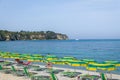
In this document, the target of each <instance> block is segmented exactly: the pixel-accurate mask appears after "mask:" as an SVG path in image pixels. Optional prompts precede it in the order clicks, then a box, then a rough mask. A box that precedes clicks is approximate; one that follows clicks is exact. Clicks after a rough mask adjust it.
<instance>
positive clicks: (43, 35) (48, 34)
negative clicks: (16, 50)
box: [0, 30, 68, 41]
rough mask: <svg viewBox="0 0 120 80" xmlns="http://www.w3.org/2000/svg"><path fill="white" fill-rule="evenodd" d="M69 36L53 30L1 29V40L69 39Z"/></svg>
mask: <svg viewBox="0 0 120 80" xmlns="http://www.w3.org/2000/svg"><path fill="white" fill-rule="evenodd" d="M67 39H68V36H67V35H66V34H62V33H55V32H53V31H32V32H31V31H19V32H13V31H7V30H0V41H16V40H67Z"/></svg>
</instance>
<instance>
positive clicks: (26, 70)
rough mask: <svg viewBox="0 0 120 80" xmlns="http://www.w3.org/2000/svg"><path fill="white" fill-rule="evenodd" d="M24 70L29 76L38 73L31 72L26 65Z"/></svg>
mask: <svg viewBox="0 0 120 80" xmlns="http://www.w3.org/2000/svg"><path fill="white" fill-rule="evenodd" d="M23 71H24V73H25V75H26V76H28V77H32V76H34V74H37V73H34V72H29V71H28V69H27V67H24V68H23Z"/></svg>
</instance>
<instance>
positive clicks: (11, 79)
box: [0, 64, 120, 80]
mask: <svg viewBox="0 0 120 80" xmlns="http://www.w3.org/2000/svg"><path fill="white" fill-rule="evenodd" d="M34 65H36V66H38V65H37V64H34ZM14 66H15V68H17V69H21V68H22V67H19V66H16V64H14ZM39 66H40V67H41V68H44V67H45V66H43V65H39ZM7 67H10V66H7ZM53 69H59V70H64V71H71V72H74V71H75V72H80V73H81V74H79V75H78V76H80V75H85V74H89V75H97V76H100V74H99V73H98V72H92V71H86V70H79V69H76V70H74V69H69V68H60V67H53ZM29 72H35V73H37V74H35V75H43V76H50V74H49V73H47V72H46V71H45V70H44V71H33V70H32V69H29ZM56 76H57V78H58V80H80V79H78V76H77V77H74V78H69V77H66V76H63V75H62V74H61V73H58V74H56ZM106 76H107V77H108V78H111V77H110V74H106ZM112 79H113V80H120V75H117V74H112ZM0 80H31V79H30V78H29V77H27V76H21V77H18V76H16V75H14V74H5V73H3V72H1V71H0ZM98 80H102V79H101V78H99V79H98Z"/></svg>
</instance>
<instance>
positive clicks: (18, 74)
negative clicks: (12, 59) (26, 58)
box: [11, 66, 25, 76]
mask: <svg viewBox="0 0 120 80" xmlns="http://www.w3.org/2000/svg"><path fill="white" fill-rule="evenodd" d="M11 69H12V73H13V74H14V75H17V76H25V74H24V72H23V71H22V70H16V69H15V67H14V66H11Z"/></svg>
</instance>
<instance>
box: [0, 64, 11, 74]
mask: <svg viewBox="0 0 120 80" xmlns="http://www.w3.org/2000/svg"><path fill="white" fill-rule="evenodd" d="M0 71H1V72H3V73H5V74H9V73H11V71H10V69H9V68H3V67H2V66H1V65H0Z"/></svg>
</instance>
